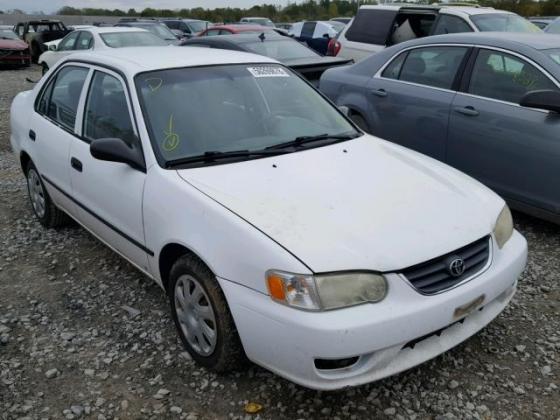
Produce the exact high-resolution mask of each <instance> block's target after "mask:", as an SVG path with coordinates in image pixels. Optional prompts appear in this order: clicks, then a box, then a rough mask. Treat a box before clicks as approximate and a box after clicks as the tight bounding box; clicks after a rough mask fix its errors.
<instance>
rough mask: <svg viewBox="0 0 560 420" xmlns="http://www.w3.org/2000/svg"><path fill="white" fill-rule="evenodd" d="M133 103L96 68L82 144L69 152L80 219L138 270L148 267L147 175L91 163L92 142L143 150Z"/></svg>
mask: <svg viewBox="0 0 560 420" xmlns="http://www.w3.org/2000/svg"><path fill="white" fill-rule="evenodd" d="M130 104H131V102H130V100H129V97H128V95H127V90H126V89H125V84H124V82H123V80H122V79H121V78H120V76H118V75H117V74H115V73H112V72H110V71H108V70H101V69H96V70H95V71H94V72H93V75H92V77H91V80H90V86H89V92H88V95H87V97H86V98H85V101H84V104H83V115H84V118H83V125H82V126H81V131H80V132H81V133H82V139H83V140H80V139H75V140H74V141H73V142H72V146H71V149H70V159H71V160H72V171H71V181H72V193H73V195H74V198H75V199H76V201H77V203H79V204H78V205H79V206H80V220H81V221H82V223H83V224H84V225H85V226H86V227H87V228H89V229H90V230H91V231H92V232H93V233H95V234H96V235H97V236H99V237H100V238H101V239H102V240H104V241H105V242H106V243H107V244H109V245H110V246H111V247H113V248H115V249H116V250H117V251H118V252H120V253H121V254H122V255H124V256H125V257H127V258H128V259H129V260H130V261H131V262H133V263H134V264H136V265H137V266H138V267H139V268H141V269H143V270H146V268H147V253H151V251H149V250H147V249H146V247H145V242H144V225H143V219H142V198H143V191H144V182H145V179H146V174H145V173H144V172H141V171H139V170H136V169H133V168H131V167H130V166H129V165H127V164H124V163H115V162H107V161H101V160H97V159H95V158H94V157H93V156H92V155H91V153H90V143H91V141H93V140H96V139H100V138H120V139H122V140H124V141H125V142H126V143H127V144H129V145H131V144H135V145H136V147H139V148H141V146H140V144H139V142H140V140H139V139H138V135H137V130H136V127H135V125H134V123H133V119H132V118H131V115H132V114H131V110H132V108H131V105H130Z"/></svg>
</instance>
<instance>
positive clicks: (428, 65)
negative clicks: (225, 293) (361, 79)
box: [367, 46, 469, 160]
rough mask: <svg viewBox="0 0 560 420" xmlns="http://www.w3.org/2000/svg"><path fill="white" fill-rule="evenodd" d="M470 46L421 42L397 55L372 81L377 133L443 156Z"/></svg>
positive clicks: (370, 95)
mask: <svg viewBox="0 0 560 420" xmlns="http://www.w3.org/2000/svg"><path fill="white" fill-rule="evenodd" d="M468 51H469V48H467V47H455V46H449V47H447V46H436V47H422V48H416V49H413V50H409V51H405V52H403V53H401V54H400V55H398V56H397V57H395V58H394V59H393V61H391V62H390V63H389V65H388V66H387V67H386V68H385V69H384V70H383V71H382V72H381V73H380V74H377V75H376V76H375V77H373V78H372V79H371V80H370V82H369V83H368V86H367V95H368V101H369V109H370V115H369V118H368V121H369V124H370V129H371V131H372V133H373V134H375V135H377V136H379V137H381V138H383V139H386V140H390V141H393V142H395V143H398V144H401V145H403V146H405V147H408V148H411V149H414V150H417V151H419V152H422V153H424V154H426V155H428V156H432V157H434V158H436V159H439V160H444V158H445V142H446V138H447V123H448V118H449V109H450V106H451V102H452V101H453V98H454V97H455V94H456V92H455V90H454V84H455V80H456V76H457V72H458V70H459V68H460V66H461V63H462V61H463V59H464V58H465V56H466V54H467V52H468Z"/></svg>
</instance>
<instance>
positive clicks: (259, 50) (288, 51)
mask: <svg viewBox="0 0 560 420" xmlns="http://www.w3.org/2000/svg"><path fill="white" fill-rule="evenodd" d="M243 45H244V46H245V47H246V48H247V49H248V50H250V51H251V52H254V53H255V54H259V55H264V56H267V57H272V58H275V59H276V60H278V61H285V60H296V59H298V58H309V57H318V56H319V54H317V53H315V52H314V51H312V50H310V49H309V48H307V47H305V46H304V45H302V44H300V43H299V42H297V41H294V40H292V39H280V40H273V41H270V40H266V39H265V40H264V41H263V42H261V41H256V42H246V43H244V44H243Z"/></svg>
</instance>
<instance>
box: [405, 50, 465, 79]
mask: <svg viewBox="0 0 560 420" xmlns="http://www.w3.org/2000/svg"><path fill="white" fill-rule="evenodd" d="M467 51H468V48H467V47H427V48H417V49H415V50H412V51H410V52H409V54H408V56H407V57H406V60H405V62H404V64H403V66H402V69H401V72H400V76H399V80H404V81H407V82H412V83H419V84H422V85H428V86H433V87H438V88H442V89H451V88H452V87H453V81H454V80H455V76H456V74H457V70H458V69H459V66H460V65H461V61H462V60H463V58H464V57H465V54H466V53H467Z"/></svg>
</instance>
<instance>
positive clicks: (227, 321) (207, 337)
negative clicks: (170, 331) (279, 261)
mask: <svg viewBox="0 0 560 420" xmlns="http://www.w3.org/2000/svg"><path fill="white" fill-rule="evenodd" d="M168 295H169V302H170V304H171V315H172V317H173V321H174V322H175V326H176V327H177V332H178V333H179V337H180V338H181V341H182V342H183V345H184V346H185V349H186V350H187V351H188V352H189V354H190V355H191V356H192V358H193V360H194V361H196V362H197V363H198V364H200V365H202V366H204V367H206V368H208V369H211V370H213V371H215V372H218V373H223V372H228V371H232V370H236V369H239V368H240V367H242V366H244V365H245V363H246V356H245V352H244V351H243V346H242V345H241V340H240V339H239V334H238V333H237V328H236V327H235V323H234V321H233V318H232V316H231V313H230V311H229V307H228V304H227V302H226V299H225V297H224V294H223V292H222V289H221V288H220V286H219V284H218V282H217V281H216V277H215V276H214V274H213V273H212V272H211V271H210V269H209V268H208V267H207V266H206V265H205V264H204V263H202V262H201V261H200V260H199V259H198V258H196V257H194V256H191V255H183V256H182V257H180V258H179V259H178V260H177V261H176V262H175V264H173V267H172V268H171V272H170V276H169V287H168ZM211 318H212V320H211ZM204 325H205V326H204ZM211 331H214V336H213V337H212V334H210V332H211ZM212 338H213V339H212Z"/></svg>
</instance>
